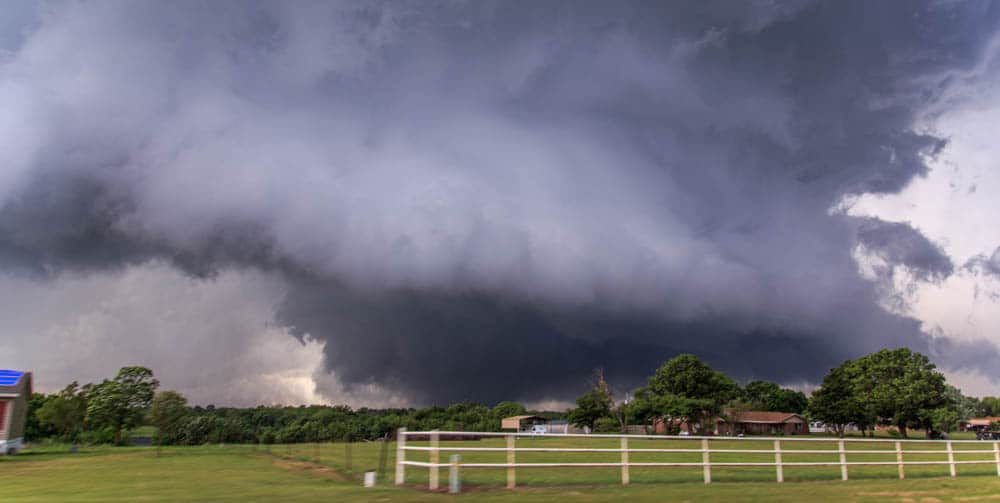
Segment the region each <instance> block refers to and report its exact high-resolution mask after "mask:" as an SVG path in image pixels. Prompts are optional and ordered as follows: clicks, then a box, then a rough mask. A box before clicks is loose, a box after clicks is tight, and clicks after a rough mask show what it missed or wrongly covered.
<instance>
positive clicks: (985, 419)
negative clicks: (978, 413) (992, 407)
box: [968, 416, 1000, 426]
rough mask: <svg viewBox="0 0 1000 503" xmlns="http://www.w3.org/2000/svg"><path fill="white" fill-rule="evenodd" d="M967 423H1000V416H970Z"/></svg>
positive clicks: (978, 424)
mask: <svg viewBox="0 0 1000 503" xmlns="http://www.w3.org/2000/svg"><path fill="white" fill-rule="evenodd" d="M968 423H969V424H971V425H973V426H989V425H991V424H993V423H1000V416H988V417H972V418H969V421H968Z"/></svg>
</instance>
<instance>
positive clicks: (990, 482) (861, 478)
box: [0, 440, 1000, 502]
mask: <svg viewBox="0 0 1000 503" xmlns="http://www.w3.org/2000/svg"><path fill="white" fill-rule="evenodd" d="M544 442H550V441H548V440H546V441H544ZM461 444H462V445H468V444H469V443H468V442H466V443H461ZM477 444H478V442H477ZM484 445H485V444H484ZM390 447H392V446H390ZM984 447H985V445H984ZM380 454H381V452H380V444H377V443H368V444H353V445H351V446H350V447H349V448H348V447H347V446H345V445H344V444H325V445H322V446H317V445H308V444H304V445H294V446H271V448H270V449H269V450H264V449H257V448H254V447H252V446H224V447H221V446H201V447H175V448H164V449H163V450H162V452H161V454H160V455H159V456H157V454H156V449H155V448H123V447H118V448H112V447H97V448H85V449H82V450H81V451H80V452H77V453H75V454H68V453H66V451H65V449H64V448H62V447H51V448H40V449H31V450H27V451H26V452H25V453H24V454H22V455H19V456H16V457H8V458H3V457H0V488H2V489H0V490H2V498H0V499H2V500H3V501H15V502H22V501H23V502H35V501H46V502H47V501H81V502H98V501H100V502H115V501H150V502H158V501H171V502H173V501H241V502H242V501H301V502H312V501H317V502H319V501H323V502H328V501H338V502H340V501H447V500H454V499H461V500H468V501H480V500H488V501H527V502H532V501H546V502H550V501H588V502H589V501H617V500H621V499H624V498H628V500H630V501H716V500H720V499H723V498H724V499H726V500H729V501H806V500H808V501H908V502H909V501H921V502H925V501H926V502H930V501H998V500H1000V477H997V476H996V471H995V467H993V471H992V472H991V473H992V475H990V472H989V471H988V470H987V469H986V468H989V467H984V468H983V469H980V468H976V467H974V465H966V466H961V467H959V476H958V477H957V478H955V479H951V478H948V477H947V476H945V477H940V476H937V475H940V474H942V472H943V474H945V475H946V474H947V468H946V467H933V468H934V469H935V470H932V471H926V472H916V473H913V474H912V475H911V473H910V472H909V471H908V472H907V476H908V479H907V480H905V481H900V480H896V479H894V478H892V476H893V475H894V474H895V472H894V469H892V470H890V473H888V474H884V475H883V474H881V473H876V472H874V471H873V472H869V473H866V472H864V471H862V470H861V469H860V468H859V469H858V470H857V473H855V474H854V475H852V480H850V481H848V482H843V481H840V480H823V479H826V478H830V477H826V476H825V474H812V475H811V476H810V475H809V474H808V473H806V474H805V475H803V474H802V473H799V474H798V475H797V474H796V470H794V469H793V470H786V480H789V482H786V483H784V484H776V483H775V482H773V478H768V476H769V475H773V471H771V470H763V471H759V470H757V469H754V468H751V469H743V470H744V472H745V473H740V472H736V471H732V472H731V473H729V472H724V471H722V470H720V472H719V475H717V476H716V480H718V481H719V482H718V483H713V484H712V485H709V486H705V485H704V484H703V483H702V482H701V479H700V471H699V470H694V471H692V470H687V469H680V470H681V471H678V469H673V468H671V469H659V470H656V471H655V472H649V473H640V472H636V473H634V474H633V477H632V478H633V484H632V485H630V486H628V487H622V486H620V485H618V483H617V482H618V480H617V473H618V471H617V469H593V470H591V471H583V472H581V471H580V470H565V469H564V470H561V471H559V472H555V471H549V472H547V473H546V472H544V471H542V472H539V471H528V470H524V472H523V473H522V472H520V471H519V472H518V479H519V483H521V482H524V486H522V487H518V488H517V489H515V490H513V491H509V490H506V489H504V488H503V487H502V480H503V473H502V472H501V471H497V470H484V471H478V472H475V471H472V470H469V473H467V474H463V480H467V482H466V485H465V487H464V489H465V493H463V494H462V495H460V496H457V497H456V496H453V495H448V494H433V493H428V492H426V490H425V489H424V487H425V486H423V484H424V483H425V482H426V480H427V471H426V469H424V470H418V469H410V470H409V471H408V473H407V483H408V485H407V486H406V487H404V488H396V487H393V486H391V485H383V484H380V487H378V488H375V489H365V488H363V487H361V483H360V481H359V473H360V472H361V471H364V470H366V469H374V468H377V467H378V465H379V456H380ZM386 454H387V459H386V466H387V469H388V472H389V473H387V476H386V477H384V479H383V481H382V482H387V481H389V479H391V474H392V461H393V460H392V457H393V456H392V454H393V449H391V448H390V449H389V450H388V451H387V452H386ZM470 455H471V454H470ZM488 455H494V454H493V453H488ZM526 455H527V453H526ZM538 455H544V454H538ZM597 455H598V456H601V455H605V454H597ZM803 456H805V455H803ZM317 457H318V461H319V463H316V462H315V461H317ZM575 459H579V458H575ZM347 463H350V467H351V469H352V471H350V472H348V471H347ZM914 468H916V467H914ZM732 470H736V469H732ZM746 470H751V471H749V472H747V471H746ZM800 470H801V469H800ZM836 470H837V469H836V468H833V469H828V470H826V471H834V472H835V473H834V474H835V475H836V474H838V473H839V472H837V471H836ZM875 470H881V467H879V468H876V469H875ZM497 472H499V473H497ZM758 472H759V473H758ZM886 475H887V476H886ZM759 476H760V477H763V478H762V479H759V478H758V477H759ZM838 476H839V475H838ZM446 477H447V472H443V473H442V482H445V481H446V480H447V478H446ZM881 477H885V478H881ZM758 480H759V481H758Z"/></svg>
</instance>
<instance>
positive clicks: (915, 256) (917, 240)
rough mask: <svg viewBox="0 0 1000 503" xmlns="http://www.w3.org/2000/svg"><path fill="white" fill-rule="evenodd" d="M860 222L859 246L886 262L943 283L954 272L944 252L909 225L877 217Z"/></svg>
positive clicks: (923, 278)
mask: <svg viewBox="0 0 1000 503" xmlns="http://www.w3.org/2000/svg"><path fill="white" fill-rule="evenodd" d="M858 221H859V222H858V223H859V225H858V243H859V244H861V245H862V246H864V247H865V249H866V250H867V251H868V252H869V253H872V254H875V255H877V256H878V257H879V258H881V259H882V260H884V261H885V262H886V263H888V264H893V265H902V266H905V267H906V268H907V269H908V270H909V271H911V272H912V274H913V275H914V276H915V277H916V278H918V279H920V280H923V281H933V280H942V279H944V278H947V277H948V276H951V274H952V273H953V272H955V265H954V264H952V262H951V259H950V258H948V255H947V254H946V253H945V252H944V250H942V249H941V247H940V246H938V245H936V244H934V243H932V242H931V241H930V240H929V239H927V238H926V237H925V236H924V235H923V234H921V233H920V232H919V231H917V230H916V229H914V228H913V227H911V226H910V225H909V224H906V223H901V222H886V221H883V220H880V219H878V218H859V219H858Z"/></svg>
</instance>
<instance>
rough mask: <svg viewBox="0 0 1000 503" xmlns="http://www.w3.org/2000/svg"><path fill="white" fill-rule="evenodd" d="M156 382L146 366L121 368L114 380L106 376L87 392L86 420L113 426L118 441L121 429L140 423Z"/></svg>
mask: <svg viewBox="0 0 1000 503" xmlns="http://www.w3.org/2000/svg"><path fill="white" fill-rule="evenodd" d="M159 385H160V382H159V381H157V380H156V379H155V378H154V377H153V371H152V370H149V369H148V368H146V367H138V366H131V367H122V368H121V369H120V370H119V371H118V375H116V376H115V378H114V379H112V380H107V379H105V380H104V381H102V382H101V383H100V384H98V385H96V386H94V388H93V389H92V390H91V391H90V393H89V395H88V399H89V400H88V403H87V422H88V423H91V424H92V425H94V426H96V427H110V428H112V429H113V430H114V438H115V443H121V441H122V430H125V429H129V428H133V427H135V426H137V425H138V424H139V423H140V422H141V420H142V416H143V413H144V412H145V411H146V409H148V408H149V406H150V403H151V402H152V401H153V395H154V393H155V392H156V388H157V387H158V386H159Z"/></svg>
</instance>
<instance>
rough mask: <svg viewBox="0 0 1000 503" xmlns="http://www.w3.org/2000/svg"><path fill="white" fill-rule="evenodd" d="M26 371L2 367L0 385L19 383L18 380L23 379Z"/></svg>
mask: <svg viewBox="0 0 1000 503" xmlns="http://www.w3.org/2000/svg"><path fill="white" fill-rule="evenodd" d="M23 375H24V372H21V371H20V370H3V369H0V386H13V385H15V384H17V381H20V380H21V376H23Z"/></svg>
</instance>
